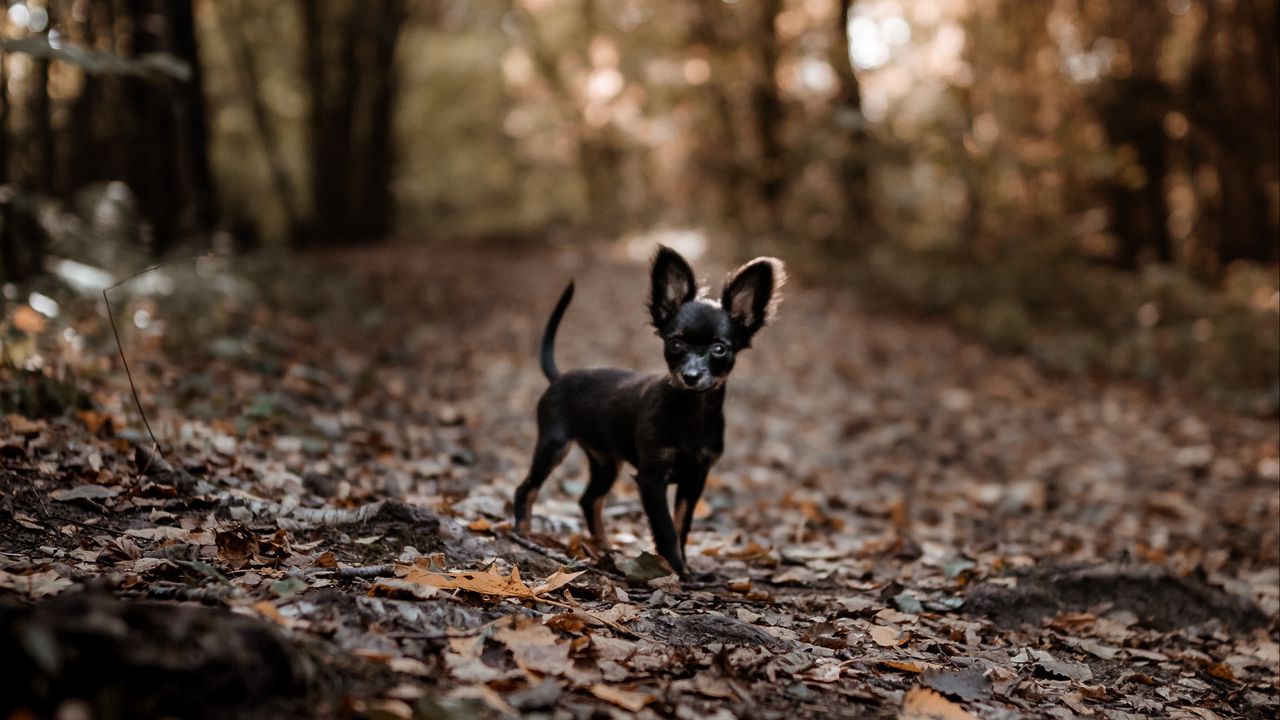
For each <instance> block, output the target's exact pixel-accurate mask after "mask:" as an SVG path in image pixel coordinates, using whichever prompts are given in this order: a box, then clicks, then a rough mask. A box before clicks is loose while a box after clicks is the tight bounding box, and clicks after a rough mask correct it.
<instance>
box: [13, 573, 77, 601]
mask: <svg viewBox="0 0 1280 720" xmlns="http://www.w3.org/2000/svg"><path fill="white" fill-rule="evenodd" d="M74 584H75V583H73V582H72V581H71V580H70V579H69V578H64V577H62V576H60V575H58V571H57V570H53V569H49V570H43V571H41V572H37V573H31V574H30V575H15V574H13V573H10V572H7V571H5V570H0V588H5V589H8V590H14V591H17V592H20V593H22V594H24V595H28V596H30V597H32V598H40V597H45V596H47V595H57V594H58V593H60V592H62V591H63V590H66V589H67V588H69V587H71V586H72V585H74Z"/></svg>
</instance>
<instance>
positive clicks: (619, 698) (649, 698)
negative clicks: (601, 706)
mask: <svg viewBox="0 0 1280 720" xmlns="http://www.w3.org/2000/svg"><path fill="white" fill-rule="evenodd" d="M588 689H589V690H590V691H591V694H592V695H595V696H596V697H598V698H600V699H601V700H604V701H605V702H610V703H613V704H614V705H617V706H618V707H620V708H622V709H623V710H626V711H627V712H640V711H641V710H642V709H643V708H644V706H645V705H648V704H649V703H651V702H653V695H651V694H649V693H647V692H644V691H643V690H624V689H622V688H615V687H611V686H609V685H592V686H591V687H590V688H588Z"/></svg>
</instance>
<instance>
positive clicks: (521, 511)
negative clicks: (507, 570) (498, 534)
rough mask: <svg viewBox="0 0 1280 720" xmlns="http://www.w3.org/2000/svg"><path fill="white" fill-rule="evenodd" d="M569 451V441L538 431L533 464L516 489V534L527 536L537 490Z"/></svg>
mask: <svg viewBox="0 0 1280 720" xmlns="http://www.w3.org/2000/svg"><path fill="white" fill-rule="evenodd" d="M568 451H569V441H568V439H567V438H566V437H565V436H564V435H563V434H562V433H558V432H548V431H546V430H543V429H539V431H538V445H537V448H536V449H534V451H533V462H532V463H531V464H530V466H529V475H528V476H527V477H525V479H524V482H522V483H520V487H518V488H516V496H515V503H514V504H515V515H516V532H518V533H521V534H528V532H529V528H530V525H531V522H530V515H531V512H532V510H533V502H534V501H535V500H537V499H538V489H539V488H541V487H542V483H544V482H546V480H547V476H548V475H550V474H551V471H552V470H555V469H556V466H557V465H559V464H560V462H561V461H562V460H564V456H565V454H566V453H568Z"/></svg>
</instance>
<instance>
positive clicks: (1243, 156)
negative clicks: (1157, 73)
mask: <svg viewBox="0 0 1280 720" xmlns="http://www.w3.org/2000/svg"><path fill="white" fill-rule="evenodd" d="M1200 7H1201V9H1202V11H1203V13H1204V26H1203V28H1202V29H1201V31H1200V33H1199V36H1198V42H1197V43H1196V48H1195V60H1194V63H1193V66H1192V69H1191V73H1190V74H1191V77H1190V82H1189V84H1188V88H1187V96H1188V97H1187V102H1186V103H1185V106H1186V107H1185V109H1184V112H1185V113H1186V115H1187V117H1188V118H1189V120H1190V123H1191V128H1192V130H1191V142H1192V148H1193V149H1192V162H1193V163H1194V166H1193V168H1192V171H1193V172H1194V174H1195V177H1196V179H1197V186H1198V189H1199V191H1200V196H1201V202H1202V204H1203V207H1204V210H1203V214H1202V216H1201V222H1200V223H1199V230H1200V232H1201V233H1202V234H1203V236H1204V237H1203V238H1202V243H1203V246H1204V249H1205V250H1208V251H1210V252H1211V253H1212V255H1213V260H1215V261H1217V262H1220V263H1227V262H1230V261H1232V260H1240V259H1251V260H1262V261H1267V262H1275V261H1276V260H1277V259H1280V242H1278V241H1277V238H1278V237H1280V133H1278V132H1277V130H1276V128H1277V127H1280V5H1278V4H1277V3H1276V2H1274V1H1272V0H1239V1H1238V2H1233V3H1223V2H1217V1H1216V0H1203V2H1202V4H1201V6H1200Z"/></svg>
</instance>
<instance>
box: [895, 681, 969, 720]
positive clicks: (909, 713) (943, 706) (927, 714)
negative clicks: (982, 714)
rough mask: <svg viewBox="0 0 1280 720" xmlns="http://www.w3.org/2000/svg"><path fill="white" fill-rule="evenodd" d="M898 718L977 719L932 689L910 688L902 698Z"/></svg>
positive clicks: (932, 719) (901, 719)
mask: <svg viewBox="0 0 1280 720" xmlns="http://www.w3.org/2000/svg"><path fill="white" fill-rule="evenodd" d="M898 720H977V718H976V717H974V716H973V715H971V714H969V712H968V711H966V710H965V709H964V708H962V707H960V706H959V705H957V704H955V703H953V702H951V701H950V700H948V699H946V698H944V697H942V696H941V695H939V694H938V693H936V692H934V691H932V690H925V689H924V688H918V687H915V688H911V689H910V690H908V691H907V694H906V696H904V697H903V698H902V711H901V712H899V713H898Z"/></svg>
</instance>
